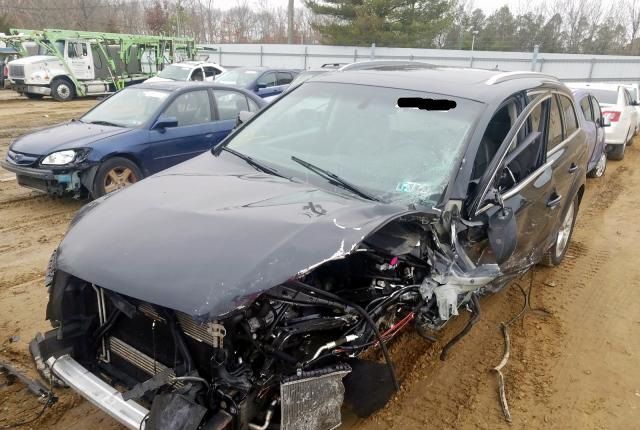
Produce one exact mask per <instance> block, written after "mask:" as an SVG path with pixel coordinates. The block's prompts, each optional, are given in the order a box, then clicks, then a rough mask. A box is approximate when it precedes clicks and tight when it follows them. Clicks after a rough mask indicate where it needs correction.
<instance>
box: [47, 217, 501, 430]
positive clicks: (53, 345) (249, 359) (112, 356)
mask: <svg viewBox="0 0 640 430" xmlns="http://www.w3.org/2000/svg"><path fill="white" fill-rule="evenodd" d="M443 225H444V224H443V223H442V222H441V220H440V219H437V218H435V217H434V216H432V215H425V214H420V213H412V214H409V215H404V216H401V217H399V218H396V219H393V220H392V221H391V222H388V223H386V224H384V225H383V226H382V227H381V228H379V229H377V230H376V231H375V232H374V233H372V234H370V235H369V236H367V237H365V238H364V240H363V241H362V242H360V243H359V245H358V246H357V247H355V248H354V249H351V250H348V251H345V252H344V253H337V254H336V256H335V257H334V258H331V259H329V260H328V261H324V262H322V263H320V264H318V265H317V266H315V267H311V268H309V269H306V270H303V271H301V272H299V273H298V274H297V275H295V276H293V277H292V278H291V279H290V280H289V281H287V282H284V283H282V284H281V285H277V286H274V287H273V288H271V289H269V290H266V291H262V292H261V293H259V294H256V295H255V296H254V297H253V298H252V300H250V301H246V302H245V303H246V304H242V305H240V306H238V307H237V308H236V309H235V310H233V311H232V312H229V313H227V314H224V315H221V316H219V317H218V318H216V319H209V320H203V319H202V318H197V317H193V316H190V315H188V314H187V313H184V312H181V311H175V310H172V309H170V308H167V307H163V306H158V305H154V304H152V303H148V302H145V301H142V300H138V299H135V298H132V297H128V296H126V295H124V294H121V293H116V292H114V291H111V290H107V289H105V288H101V287H100V286H98V285H94V284H91V283H88V282H85V281H83V280H81V279H78V278H76V277H74V276H72V275H69V274H67V273H65V272H63V271H61V270H57V271H56V270H55V265H56V262H55V255H54V258H53V259H52V263H51V269H50V271H49V276H48V283H49V288H50V296H51V297H50V302H49V306H48V309H47V317H48V319H50V320H51V321H52V323H53V325H54V327H55V329H54V330H52V331H50V332H48V333H46V334H45V336H44V337H42V336H40V338H39V339H38V341H37V351H38V352H37V355H38V356H41V357H40V362H47V360H48V359H49V358H50V357H60V356H62V355H65V354H68V355H70V356H71V357H73V358H74V359H75V360H77V361H78V362H79V363H81V364H82V365H83V366H84V367H86V368H87V369H89V370H90V372H91V373H93V374H94V375H97V376H99V377H100V378H101V379H102V380H104V381H106V382H107V383H108V384H109V385H110V386H114V387H118V390H119V392H120V393H121V396H122V399H123V400H124V401H134V402H137V403H139V404H142V405H144V406H145V408H147V409H148V413H146V415H145V416H144V419H143V420H142V422H141V423H140V426H141V427H142V426H144V427H145V428H147V429H174V428H175V429H198V428H206V429H241V430H244V429H252V430H258V429H269V428H273V429H275V428H279V429H281V430H328V429H333V428H336V427H338V426H339V425H340V423H341V407H342V404H343V401H347V402H352V401H353V402H354V404H351V406H352V408H353V409H354V410H355V411H356V413H358V414H359V415H361V416H367V415H369V414H371V413H372V412H373V411H375V410H376V409H377V408H379V407H381V406H383V405H384V404H385V402H386V401H387V400H388V399H389V398H390V396H391V395H392V393H393V391H394V390H395V389H396V388H397V387H398V381H397V379H396V375H395V373H394V369H393V365H392V363H391V360H390V357H389V354H388V352H387V349H386V344H387V343H388V342H389V341H390V340H391V339H392V338H393V337H394V336H396V335H397V334H398V333H399V332H400V331H401V330H402V329H404V328H406V327H409V326H412V327H415V329H416V330H417V331H418V332H419V333H420V334H421V335H422V336H423V337H425V338H426V339H432V340H433V336H434V333H435V332H436V331H437V330H439V329H440V328H441V327H443V326H444V324H446V322H447V321H448V320H449V319H450V318H451V317H452V316H454V315H457V314H458V309H459V308H460V307H462V306H467V307H468V308H469V309H470V310H471V311H472V312H473V313H474V314H476V313H477V312H478V311H479V304H478V300H477V297H478V296H479V295H481V294H482V293H483V292H484V291H486V290H488V289H492V290H493V289H495V288H498V287H499V286H496V285H492V281H494V280H496V278H497V277H498V276H500V275H501V272H500V269H499V268H498V265H497V264H491V263H488V264H481V265H477V266H476V263H474V262H473V261H476V262H477V261H482V260H483V258H485V257H486V256H483V255H476V256H473V257H470V256H469V254H467V252H465V250H464V249H463V246H462V245H461V244H460V243H459V242H458V241H459V240H461V239H463V240H464V241H465V245H464V248H465V249H473V242H474V237H476V236H477V237H480V238H482V239H481V240H485V241H486V240H487V239H486V234H482V231H480V232H478V231H475V232H474V230H483V229H485V228H486V227H482V226H479V227H473V226H465V225H464V224H462V223H459V222H457V220H456V219H453V220H451V222H450V223H449V224H448V225H449V226H450V227H449V228H448V229H444V228H443V227H442V226H443ZM456 226H457V227H456ZM457 228H458V229H460V230H462V231H460V232H459V231H456V229H457ZM501 285H503V284H502V283H501ZM185 294H188V292H185ZM469 328H470V327H469ZM456 340H457V339H456ZM449 347H450V345H448V346H447V347H446V348H445V351H443V355H446V351H447V350H448V348H449ZM367 351H373V353H372V354H364V353H365V352H367ZM378 352H380V353H381V354H380V355H379V356H377V354H378ZM363 355H366V356H367V359H366V360H365V359H363V358H362V356H363ZM372 358H373V359H372ZM378 358H379V359H380V360H379V361H378V360H377V359H378ZM52 360H53V359H52ZM49 363H54V362H53V361H51V360H50V361H49ZM41 367H42V369H41V370H46V369H45V367H46V366H41ZM50 367H52V366H50ZM365 391H366V392H368V393H370V392H372V391H375V392H376V395H375V396H362V393H363V392H365ZM358 393H360V395H358ZM368 393H367V394H368ZM363 397H371V398H369V399H368V400H369V403H368V404H366V402H365V403H362V402H361V400H362V398H363ZM131 427H133V426H131Z"/></svg>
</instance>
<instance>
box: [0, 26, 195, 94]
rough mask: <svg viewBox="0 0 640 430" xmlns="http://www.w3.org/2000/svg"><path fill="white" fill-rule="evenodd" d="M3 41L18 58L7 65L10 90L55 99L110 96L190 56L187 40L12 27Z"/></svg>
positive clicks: (190, 43) (191, 43)
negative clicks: (17, 54) (10, 46)
mask: <svg viewBox="0 0 640 430" xmlns="http://www.w3.org/2000/svg"><path fill="white" fill-rule="evenodd" d="M4 39H5V43H8V44H10V45H12V46H14V47H15V48H16V49H18V50H19V51H20V53H21V56H22V58H19V59H17V60H14V61H11V62H9V63H8V72H9V73H8V75H9V76H8V79H9V81H10V83H11V85H12V87H13V89H14V90H16V91H18V92H20V93H23V94H25V95H26V96H27V97H29V98H42V97H44V96H51V97H53V98H54V99H56V100H58V101H68V100H71V99H73V98H75V97H82V96H95V95H104V94H110V93H112V92H114V91H117V90H119V89H122V88H124V87H125V86H127V85H131V84H135V83H139V82H143V81H144V80H146V79H148V78H150V77H151V76H154V75H155V74H156V73H157V72H158V71H159V70H162V67H163V66H164V65H165V64H167V63H173V62H175V61H182V60H185V59H191V58H193V57H194V56H195V45H194V41H193V39H189V38H177V37H163V36H136V35H130V34H118V33H100V32H87V31H73V30H55V29H46V30H42V31H34V30H21V29H12V30H11V35H10V36H6V37H5V38H4ZM32 54H36V55H32Z"/></svg>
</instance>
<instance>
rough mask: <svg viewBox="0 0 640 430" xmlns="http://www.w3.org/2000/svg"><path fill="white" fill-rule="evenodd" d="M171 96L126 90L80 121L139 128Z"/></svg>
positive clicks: (153, 91) (156, 91) (146, 91)
mask: <svg viewBox="0 0 640 430" xmlns="http://www.w3.org/2000/svg"><path fill="white" fill-rule="evenodd" d="M169 94H171V93H170V92H168V91H159V90H150V89H146V88H126V89H124V90H122V91H120V92H117V93H115V94H114V95H112V96H111V97H109V98H108V99H106V100H105V101H103V102H102V103H100V104H99V105H98V106H96V107H95V108H93V109H92V110H90V111H89V112H87V113H86V114H85V115H84V116H83V117H82V118H80V120H81V121H82V122H86V123H93V124H102V125H112V126H116V127H138V126H140V125H142V124H144V123H146V122H147V121H148V120H149V119H151V116H152V115H153V114H154V113H155V112H156V111H157V110H158V109H159V108H160V106H161V105H162V103H163V102H164V101H165V99H166V98H167V97H169Z"/></svg>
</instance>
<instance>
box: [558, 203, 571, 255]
mask: <svg viewBox="0 0 640 430" xmlns="http://www.w3.org/2000/svg"><path fill="white" fill-rule="evenodd" d="M573 205H574V204H573V202H572V203H571V206H569V210H567V214H566V215H565V216H564V220H563V221H562V225H561V226H560V230H558V237H557V239H556V255H562V254H563V253H564V250H565V248H566V247H567V244H568V243H569V237H571V230H572V229H573V211H574V207H573Z"/></svg>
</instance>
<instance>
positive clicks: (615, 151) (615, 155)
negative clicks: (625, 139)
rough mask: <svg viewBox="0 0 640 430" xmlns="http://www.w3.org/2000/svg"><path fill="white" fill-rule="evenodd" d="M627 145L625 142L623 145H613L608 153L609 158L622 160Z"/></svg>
mask: <svg viewBox="0 0 640 430" xmlns="http://www.w3.org/2000/svg"><path fill="white" fill-rule="evenodd" d="M626 147H627V145H625V144H624V143H623V144H622V145H612V146H611V148H612V149H611V150H610V151H609V153H608V154H607V157H608V158H609V160H622V159H623V158H624V150H625V149H626Z"/></svg>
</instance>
